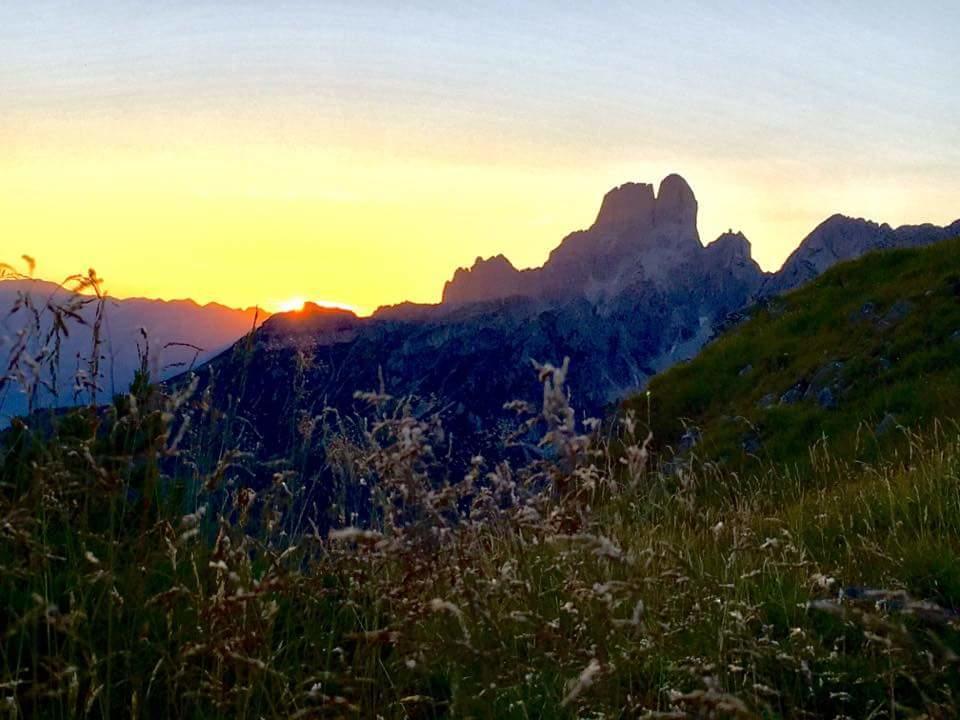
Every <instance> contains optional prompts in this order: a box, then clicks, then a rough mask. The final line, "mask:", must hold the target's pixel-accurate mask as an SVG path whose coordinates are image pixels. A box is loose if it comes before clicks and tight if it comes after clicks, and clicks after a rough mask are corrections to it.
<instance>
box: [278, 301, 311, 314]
mask: <svg viewBox="0 0 960 720" xmlns="http://www.w3.org/2000/svg"><path fill="white" fill-rule="evenodd" d="M306 303H307V301H306V300H305V299H304V298H302V297H292V298H287V299H286V300H281V301H280V302H278V303H275V304H274V312H278V313H287V312H299V311H301V310H303V306H304V305H305V304H306Z"/></svg>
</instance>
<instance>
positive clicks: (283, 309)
mask: <svg viewBox="0 0 960 720" xmlns="http://www.w3.org/2000/svg"><path fill="white" fill-rule="evenodd" d="M307 303H312V304H314V305H318V306H319V307H322V308H330V309H334V310H349V311H350V312H352V313H354V314H355V315H366V314H367V313H364V312H361V311H360V310H359V309H358V308H357V307H356V306H355V305H349V304H347V303H341V302H336V301H333V300H313V299H307V298H304V297H302V296H299V295H298V296H294V297H291V298H287V299H286V300H279V301H277V302H275V303H270V304H268V306H267V308H266V309H267V310H268V311H269V312H271V313H290V312H300V311H302V310H303V308H304V307H305V306H306V304H307Z"/></svg>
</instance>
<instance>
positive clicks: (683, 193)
mask: <svg viewBox="0 0 960 720" xmlns="http://www.w3.org/2000/svg"><path fill="white" fill-rule="evenodd" d="M747 248H748V251H749V244H748V245H747ZM703 249H704V248H703V246H702V245H701V244H700V238H699V235H698V233H697V200H696V198H695V197H694V194H693V191H692V190H691V189H690V186H689V185H688V184H687V182H686V180H684V179H683V178H682V177H680V176H679V175H669V176H667V177H666V178H664V179H663V181H662V182H661V183H660V187H659V189H658V191H657V193H656V195H655V194H654V192H653V186H652V185H650V184H647V183H625V184H624V185H621V186H620V187H616V188H614V189H612V190H610V191H609V192H608V193H607V194H606V195H605V196H604V198H603V202H602V203H601V205H600V211H599V212H598V213H597V219H596V220H595V221H594V223H593V225H591V226H590V227H589V228H588V229H587V230H580V231H577V232H574V233H571V234H570V235H568V236H567V237H565V238H564V239H563V240H562V241H561V243H560V244H559V245H558V246H557V247H556V248H555V249H554V250H553V252H551V253H550V256H549V258H548V259H547V262H546V263H545V264H544V265H543V266H542V267H539V268H535V269H532V270H526V271H519V270H517V269H516V268H514V267H513V265H512V264H510V261H509V260H507V259H506V258H505V257H503V256H502V255H499V256H497V257H494V258H490V259H489V260H482V259H480V258H477V261H476V263H474V265H473V267H472V268H470V269H469V270H468V269H465V268H460V269H459V270H457V272H456V273H455V274H454V276H453V279H451V280H450V281H449V282H448V283H447V284H446V286H445V288H444V293H443V302H444V303H445V304H463V303H468V302H482V301H484V300H494V299H497V298H505V297H511V296H516V295H522V296H526V297H533V298H543V299H547V300H552V301H556V300H562V299H569V298H571V297H574V296H576V297H583V298H586V299H588V300H590V301H592V302H598V301H601V300H602V299H604V298H607V299H608V298H611V297H614V296H616V295H617V294H619V293H620V292H622V291H623V290H625V289H626V288H627V287H629V286H632V285H635V284H636V283H637V282H644V283H653V284H655V285H665V284H669V283H670V282H671V278H670V275H671V271H672V270H674V269H676V268H678V267H679V266H681V265H683V264H685V263H690V262H695V261H696V260H697V259H698V256H699V255H701V254H702V252H703Z"/></svg>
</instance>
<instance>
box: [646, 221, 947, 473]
mask: <svg viewBox="0 0 960 720" xmlns="http://www.w3.org/2000/svg"><path fill="white" fill-rule="evenodd" d="M746 315H747V316H750V319H749V320H748V321H747V322H744V323H743V324H742V325H740V326H739V327H736V328H734V329H732V330H730V331H729V332H727V333H726V334H724V335H723V336H722V337H719V338H718V339H716V340H715V341H714V342H712V343H711V344H710V345H708V346H707V347H706V348H705V349H704V350H703V351H702V352H701V353H700V355H699V356H698V357H697V358H695V359H694V360H692V361H691V362H689V363H685V364H682V365H679V366H677V367H675V368H673V369H672V370H670V371H668V372H666V373H664V374H663V375H661V376H659V377H657V378H655V379H654V381H653V382H651V384H650V386H649V391H650V408H651V410H652V424H653V433H654V437H655V438H656V441H657V443H658V444H659V445H660V446H661V447H663V446H665V445H668V444H669V445H673V446H674V447H675V448H678V449H680V450H683V451H692V452H693V453H695V454H696V455H697V456H698V457H700V458H702V459H709V460H721V461H726V462H728V463H731V467H732V468H735V469H741V468H744V467H746V466H751V465H753V466H755V465H756V464H757V462H758V461H761V462H772V463H791V464H795V463H803V464H806V463H808V462H809V461H810V449H811V447H813V446H814V445H819V446H821V447H823V448H825V449H827V450H828V451H829V452H830V453H834V454H836V455H837V456H839V457H843V458H845V459H847V460H849V461H856V460H873V459H876V457H877V456H878V452H880V451H881V449H882V448H884V447H886V448H887V449H888V450H890V451H892V450H894V449H900V450H903V449H905V446H906V438H905V436H904V432H903V431H902V428H909V429H914V430H918V429H919V430H929V429H930V428H931V425H932V424H933V423H934V422H935V421H940V422H946V421H949V420H952V419H954V418H958V417H960V240H951V241H946V242H943V243H939V244H936V245H933V246H931V247H928V248H922V249H912V250H888V251H883V252H879V253H874V254H871V255H868V256H866V257H864V258H862V259H860V260H857V261H855V262H849V263H845V264H841V265H838V266H837V267H834V268H832V269H831V270H828V271H827V272H826V273H825V274H824V275H823V276H822V277H820V278H819V279H817V280H815V281H814V282H812V283H810V284H809V285H807V286H806V287H804V288H802V289H800V290H798V291H795V292H792V293H789V294H786V295H784V296H782V297H780V298H778V299H772V300H769V301H767V302H765V303H764V304H762V305H758V306H756V307H754V308H752V309H750V310H749V311H747V312H746ZM627 405H628V407H632V408H633V409H634V410H635V411H637V412H640V413H642V414H643V415H644V416H645V415H646V412H647V398H646V397H638V398H635V399H634V400H631V401H629V402H628V403H627Z"/></svg>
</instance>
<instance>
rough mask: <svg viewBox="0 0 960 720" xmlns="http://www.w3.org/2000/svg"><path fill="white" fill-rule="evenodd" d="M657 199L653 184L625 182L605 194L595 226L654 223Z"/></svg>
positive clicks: (608, 226)
mask: <svg viewBox="0 0 960 720" xmlns="http://www.w3.org/2000/svg"><path fill="white" fill-rule="evenodd" d="M656 202H657V199H656V197H655V196H654V194H653V185H650V184H648V183H634V182H628V183H624V184H623V185H621V186H619V187H615V188H613V189H612V190H610V191H609V192H607V194H606V195H604V196H603V202H602V203H601V204H600V212H598V213H597V219H596V220H595V221H594V223H593V228H605V229H606V228H618V227H619V228H622V227H626V226H628V225H647V226H649V225H653V214H654V211H655V207H656Z"/></svg>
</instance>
